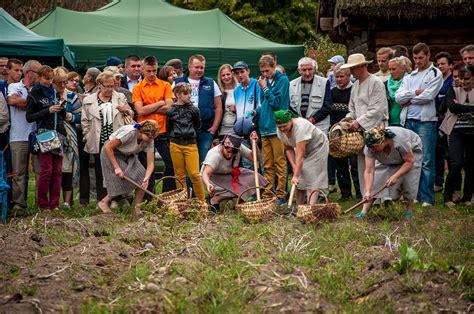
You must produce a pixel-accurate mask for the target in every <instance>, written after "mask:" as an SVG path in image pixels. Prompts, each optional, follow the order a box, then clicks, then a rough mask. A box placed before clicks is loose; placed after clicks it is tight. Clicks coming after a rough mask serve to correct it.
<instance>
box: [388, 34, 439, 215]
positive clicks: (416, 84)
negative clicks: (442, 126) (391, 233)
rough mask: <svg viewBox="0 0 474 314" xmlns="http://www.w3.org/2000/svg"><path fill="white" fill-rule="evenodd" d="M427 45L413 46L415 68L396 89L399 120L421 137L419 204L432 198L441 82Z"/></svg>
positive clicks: (431, 201) (430, 201)
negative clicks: (400, 109) (438, 96)
mask: <svg viewBox="0 0 474 314" xmlns="http://www.w3.org/2000/svg"><path fill="white" fill-rule="evenodd" d="M430 57H431V54H430V48H429V47H428V45H426V44H425V43H418V44H416V45H415V46H414V47H413V60H414V61H415V65H416V69H415V70H414V71H413V72H411V73H410V74H409V75H406V76H405V77H404V78H403V81H402V84H401V86H400V88H399V89H398V90H397V92H396V93H395V101H396V102H397V103H399V104H400V105H401V106H402V112H401V113H400V120H401V124H402V125H403V126H405V127H406V128H407V129H410V130H412V131H413V132H415V133H416V134H418V135H419V136H420V138H421V142H422V147H423V166H422V170H421V178H420V187H419V189H418V201H419V202H421V203H422V206H424V207H427V206H432V205H434V202H435V192H434V183H435V175H436V169H435V149H436V138H437V134H438V132H437V121H438V118H437V116H436V102H435V99H436V96H437V95H438V93H439V91H440V89H441V87H442V85H443V74H442V73H441V71H440V70H439V69H437V68H436V67H434V65H433V64H432V63H431V62H430Z"/></svg>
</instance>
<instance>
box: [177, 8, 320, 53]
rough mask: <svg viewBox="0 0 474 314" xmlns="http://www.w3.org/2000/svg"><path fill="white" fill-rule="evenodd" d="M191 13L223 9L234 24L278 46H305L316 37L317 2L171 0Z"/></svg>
mask: <svg viewBox="0 0 474 314" xmlns="http://www.w3.org/2000/svg"><path fill="white" fill-rule="evenodd" d="M169 2H170V3H172V4H173V5H177V6H180V7H183V8H186V9H189V10H211V9H214V8H219V9H220V10H221V11H223V12H224V13H225V14H227V15H228V16H230V17H231V18H232V19H233V20H235V21H236V22H238V23H239V24H241V25H243V26H244V27H246V28H248V29H250V30H252V31H253V32H255V33H257V34H259V35H261V36H263V37H265V38H267V39H270V40H272V41H275V42H279V43H285V44H302V43H304V42H305V41H306V40H308V38H313V37H315V36H316V16H317V10H318V4H317V2H316V1H313V0H286V1H277V0H265V1H264V0H241V1H238V0H193V1H186V0H171V1H169Z"/></svg>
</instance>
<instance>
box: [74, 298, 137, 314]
mask: <svg viewBox="0 0 474 314" xmlns="http://www.w3.org/2000/svg"><path fill="white" fill-rule="evenodd" d="M127 311H128V307H127V306H126V305H125V304H114V305H108V304H106V303H102V302H100V301H99V300H97V299H96V298H92V297H91V298H87V300H86V301H85V302H84V303H83V304H82V305H81V312H82V313H88V314H108V313H126V312H127Z"/></svg>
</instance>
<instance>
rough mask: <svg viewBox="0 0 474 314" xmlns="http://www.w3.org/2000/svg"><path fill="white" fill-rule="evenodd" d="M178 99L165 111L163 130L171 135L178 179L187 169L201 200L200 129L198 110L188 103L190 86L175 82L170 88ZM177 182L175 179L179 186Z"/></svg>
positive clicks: (171, 150)
mask: <svg viewBox="0 0 474 314" xmlns="http://www.w3.org/2000/svg"><path fill="white" fill-rule="evenodd" d="M173 92H174V94H175V97H176V99H177V101H176V103H174V104H173V105H172V106H171V108H170V109H169V110H168V111H167V112H166V130H167V132H168V134H169V138H170V153H171V159H172V160H173V166H174V173H175V176H176V178H177V181H178V182H182V183H183V184H184V182H186V171H187V172H188V175H189V178H190V179H191V183H192V185H193V189H194V193H195V194H196V197H197V198H198V199H200V200H202V201H204V197H205V196H204V187H203V185H202V183H201V176H200V175H199V154H198V148H197V144H196V143H197V137H198V135H199V132H200V130H201V117H200V115H199V109H198V108H197V107H196V106H194V105H193V104H192V103H191V92H192V89H191V85H189V83H178V84H176V86H175V87H174V89H173ZM178 182H176V183H177V184H176V185H177V186H178Z"/></svg>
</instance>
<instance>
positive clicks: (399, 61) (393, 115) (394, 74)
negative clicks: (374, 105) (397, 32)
mask: <svg viewBox="0 0 474 314" xmlns="http://www.w3.org/2000/svg"><path fill="white" fill-rule="evenodd" d="M388 68H389V71H390V77H389V79H388V80H387V81H385V83H384V84H385V87H386V91H387V101H388V124H389V125H390V126H400V125H401V122H400V113H401V111H402V107H401V106H400V104H399V103H397V102H396V100H395V93H396V92H397V90H398V89H399V88H400V85H401V84H402V80H403V78H404V77H405V75H407V74H409V73H410V72H411V61H410V59H408V58H405V57H396V58H393V59H391V60H390V61H389V63H388Z"/></svg>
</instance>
